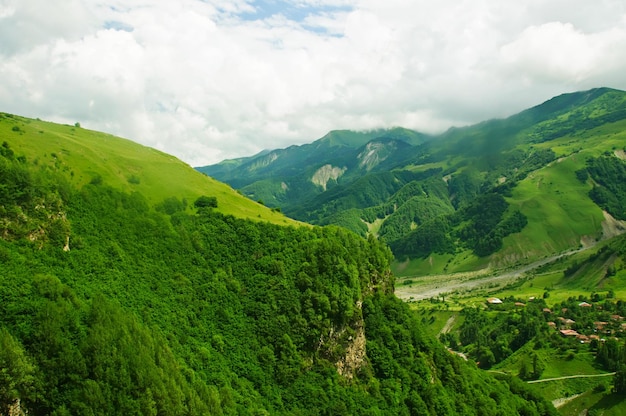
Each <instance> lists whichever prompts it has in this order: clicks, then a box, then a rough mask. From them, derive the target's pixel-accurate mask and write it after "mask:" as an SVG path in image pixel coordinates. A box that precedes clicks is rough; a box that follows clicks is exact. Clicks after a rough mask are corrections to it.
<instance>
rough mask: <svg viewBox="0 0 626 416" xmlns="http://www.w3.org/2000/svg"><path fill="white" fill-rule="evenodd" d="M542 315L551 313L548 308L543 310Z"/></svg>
mask: <svg viewBox="0 0 626 416" xmlns="http://www.w3.org/2000/svg"><path fill="white" fill-rule="evenodd" d="M543 313H552V311H551V310H550V308H543Z"/></svg>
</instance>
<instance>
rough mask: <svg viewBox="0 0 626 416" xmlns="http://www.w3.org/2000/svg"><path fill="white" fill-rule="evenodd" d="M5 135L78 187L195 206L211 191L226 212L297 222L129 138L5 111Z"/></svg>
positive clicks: (0, 130)
mask: <svg viewBox="0 0 626 416" xmlns="http://www.w3.org/2000/svg"><path fill="white" fill-rule="evenodd" d="M0 137H1V138H2V142H7V143H8V145H9V146H10V147H11V149H13V151H14V152H15V154H18V155H22V156H24V157H26V159H27V160H29V161H31V162H32V163H33V164H35V165H37V166H39V167H40V168H41V169H46V170H49V171H51V172H59V173H61V174H62V175H63V176H64V177H65V178H66V180H68V182H69V184H71V185H72V186H75V187H81V186H83V185H85V184H87V183H90V182H102V183H104V184H106V185H109V186H112V187H114V188H116V189H119V190H121V191H124V192H139V193H141V194H142V195H143V196H144V197H145V198H146V199H147V200H148V201H149V202H150V203H153V204H157V203H161V202H163V201H164V200H165V199H166V198H172V197H175V198H178V199H179V200H181V201H183V200H186V201H187V203H188V204H189V205H191V203H193V201H195V199H196V198H198V197H199V196H201V195H210V196H215V197H216V198H217V199H218V208H217V210H218V211H219V212H222V213H224V214H231V215H234V216H236V217H240V218H252V219H262V220H266V221H271V222H277V223H284V222H285V221H286V222H288V223H291V224H294V223H295V222H294V221H292V220H290V219H287V218H285V217H284V216H283V215H281V214H279V213H277V212H275V211H272V210H270V209H267V208H264V207H262V206H260V205H259V204H257V203H255V202H253V201H250V199H248V198H243V197H242V196H241V195H240V194H239V193H238V192H236V191H234V190H233V189H232V188H231V187H229V186H227V185H225V184H224V183H221V182H218V181H216V180H214V179H212V178H209V177H207V176H205V175H201V174H198V172H197V171H195V170H194V169H192V168H191V167H190V166H189V165H187V164H185V163H183V162H182V161H180V160H178V159H176V158H175V157H173V156H171V155H168V154H165V153H163V152H159V151H158V150H155V149H152V148H149V147H145V146H141V145H139V144H137V143H135V142H132V141H130V140H126V139H121V138H119V137H114V136H112V135H109V134H105V133H100V132H96V131H90V130H87V129H83V128H80V127H78V126H68V125H60V124H55V123H49V122H45V121H41V120H33V119H28V118H25V117H19V116H16V115H11V114H4V113H0Z"/></svg>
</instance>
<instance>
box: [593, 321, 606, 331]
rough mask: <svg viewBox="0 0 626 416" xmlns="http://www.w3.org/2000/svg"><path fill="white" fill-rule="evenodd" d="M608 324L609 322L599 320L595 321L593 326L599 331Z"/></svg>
mask: <svg viewBox="0 0 626 416" xmlns="http://www.w3.org/2000/svg"><path fill="white" fill-rule="evenodd" d="M607 324H608V322H601V321H597V322H594V323H593V327H594V328H595V329H596V330H598V331H602V330H603V329H604V327H605V326H606V325H607Z"/></svg>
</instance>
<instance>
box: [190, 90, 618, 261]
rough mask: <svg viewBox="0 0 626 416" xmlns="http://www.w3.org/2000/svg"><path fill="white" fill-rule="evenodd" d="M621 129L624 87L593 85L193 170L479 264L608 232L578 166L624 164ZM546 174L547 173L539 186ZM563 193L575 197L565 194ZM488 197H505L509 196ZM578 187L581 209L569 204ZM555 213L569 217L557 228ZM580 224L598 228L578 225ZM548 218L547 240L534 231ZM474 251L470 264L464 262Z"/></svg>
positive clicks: (274, 201) (278, 203) (303, 212)
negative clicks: (523, 106)
mask: <svg viewBox="0 0 626 416" xmlns="http://www.w3.org/2000/svg"><path fill="white" fill-rule="evenodd" d="M625 130H626V93H625V92H623V91H620V90H615V89H610V88H597V89H592V90H589V91H582V92H576V93H569V94H562V95H559V96H557V97H554V98H552V99H550V100H548V101H546V102H544V103H542V104H539V105H537V106H535V107H532V108H529V109H528V110H525V111H522V112H520V113H518V114H515V115H512V116H510V117H508V118H505V119H493V120H487V121H484V122H481V123H478V124H476V125H472V126H468V127H462V128H451V129H449V130H448V131H446V132H444V133H442V134H440V135H437V136H427V135H424V134H421V133H418V132H414V131H411V130H407V129H401V128H397V129H392V130H382V131H376V132H369V133H367V134H365V133H355V132H348V131H340V132H331V133H329V134H328V135H326V136H324V137H323V138H321V139H319V140H317V141H315V142H313V143H311V144H308V145H302V146H291V147H289V148H287V149H281V150H274V151H270V152H263V153H262V154H259V155H256V156H252V157H249V158H244V159H238V161H239V162H233V161H224V162H222V163H220V164H218V165H213V166H207V167H201V168H197V169H198V170H200V171H201V172H204V173H206V174H207V175H209V176H213V177H215V178H216V179H218V180H221V181H224V182H226V183H229V184H231V185H232V186H233V187H235V188H236V189H239V190H240V191H241V192H242V193H243V194H244V195H246V196H248V197H249V198H251V199H254V200H260V201H262V202H263V203H265V204H266V205H268V206H271V207H280V208H281V209H282V211H283V212H284V213H286V214H287V215H289V216H291V217H293V218H297V219H299V220H302V221H308V222H311V223H314V224H337V225H342V226H344V227H347V228H349V229H351V230H353V231H355V232H358V233H360V234H362V235H365V234H368V233H371V234H374V235H377V236H379V237H380V238H383V239H385V241H387V242H388V243H389V244H390V245H391V247H392V249H393V250H394V253H395V254H396V256H397V257H398V259H400V258H402V257H405V256H408V257H409V258H412V259H414V260H415V259H418V260H416V262H417V263H418V264H421V263H423V261H425V259H429V260H428V262H429V264H430V263H432V262H433V261H434V266H433V267H440V268H441V269H443V268H444V267H447V269H446V270H450V269H453V270H455V269H466V268H470V269H471V268H476V267H485V266H487V265H494V264H497V265H502V266H503V265H505V264H507V263H508V262H511V261H519V260H520V259H522V258H530V257H535V256H539V255H541V254H540V251H539V250H534V249H532V247H531V245H536V244H542V245H546V246H547V247H548V248H547V250H548V251H550V252H552V251H553V250H556V251H558V250H562V249H567V248H569V247H575V246H576V245H577V244H579V241H580V240H581V239H582V238H589V236H592V238H598V236H601V234H602V230H601V228H602V227H601V225H600V224H601V223H602V222H603V214H602V209H601V208H600V205H598V204H597V203H596V202H595V201H593V200H592V199H591V196H590V195H591V191H592V189H596V188H597V186H598V184H599V183H601V178H600V177H595V178H591V179H590V180H588V181H587V182H581V181H579V180H578V179H576V175H575V173H574V172H575V171H581V170H585V169H587V163H594V162H593V160H595V158H598V157H608V155H612V159H611V162H610V163H618V165H616V166H620V165H619V163H623V161H622V162H620V160H621V159H620V158H618V157H617V155H618V153H616V151H618V150H622V149H623V148H624V143H626V136H625V134H624V131H625ZM588 161H591V162H588ZM616 161H617V162H616ZM556 162H559V163H558V164H555V163H556ZM561 162H562V163H561ZM226 168H227V169H228V171H227V172H225V171H224V170H225V169H226ZM616 169H617V168H616ZM618 170H619V169H618ZM596 172H598V171H596ZM605 173H606V172H605ZM538 177H541V178H549V181H548V182H540V183H539V184H537V183H536V181H537V178H538ZM617 177H619V176H616V178H617ZM542 180H544V179H542ZM531 183H534V186H535V188H534V189H535V190H536V189H537V187H539V189H540V190H541V192H540V194H536V195H535V191H532V190H533V187H532V185H531ZM546 183H550V184H557V183H558V184H559V186H560V187H561V189H554V188H553V189H549V188H548V187H547V186H545V184H546ZM542 185H543V186H542ZM618 188H619V185H618ZM566 189H569V190H570V191H571V193H570V194H569V195H568V196H566V195H564V194H562V193H559V192H560V191H563V190H566ZM595 193H596V194H598V192H595ZM481 195H482V196H484V197H482V198H488V199H489V198H491V199H489V201H491V202H489V204H491V203H493V204H495V205H493V209H495V210H496V211H497V212H496V211H494V212H492V214H493V215H494V218H497V220H495V219H494V220H493V221H491V222H493V223H491V222H490V220H488V219H487V218H483V219H480V218H478V217H477V215H478V214H479V212H480V209H479V207H475V208H472V206H473V205H472V204H475V201H476V200H477V198H478V197H479V196H481ZM488 195H500V196H501V198H503V199H502V201H503V202H498V201H500V199H498V198H497V197H495V196H494V197H488ZM573 195H576V201H577V204H578V205H579V207H578V208H576V209H574V207H572V206H571V204H572V203H574V201H573V200H568V198H570V199H571V198H572V197H573ZM596 199H597V198H596ZM478 200H481V201H483V203H486V201H487V200H484V199H478ZM529 200H533V201H535V202H533V204H536V207H535V208H532V207H530V205H529ZM433 201H436V203H434V202H433ZM620 204H621V202H614V203H613V204H612V206H613V207H614V208H613V212H612V213H610V215H613V216H616V212H619V211H620V210H622V209H623V207H622V206H621V205H620ZM490 206H491V205H490ZM434 207H438V208H436V209H435V208H434ZM450 208H451V209H452V210H453V212H454V213H450ZM425 210H426V211H425ZM425 212H429V214H428V215H426V216H425ZM575 213H576V214H575ZM583 213H584V214H583ZM555 215H556V216H561V217H568V218H569V219H570V220H571V221H572V222H573V223H571V224H569V225H564V224H557V221H555V220H554V219H553V217H554V216H555ZM585 217H586V218H587V220H583V218H585ZM617 217H619V215H617ZM540 218H543V219H542V220H540ZM591 218H593V220H590V219H591ZM578 221H583V222H587V223H589V221H591V222H590V223H591V224H595V225H593V226H587V227H581V226H577V225H574V223H576V222H578ZM481 222H484V223H485V224H482V223H481ZM541 222H543V223H544V226H545V224H547V228H548V236H547V237H546V235H545V232H541V231H540V230H539V229H538V225H537V224H538V223H541ZM481 224H482V225H481ZM512 224H516V225H515V226H512ZM526 224H528V225H526ZM428 230H431V231H428ZM434 230H439V231H437V232H435V231H434ZM442 230H443V231H442ZM433 233H435V234H433ZM510 235H515V236H516V237H515V239H517V242H514V241H513V240H514V237H507V236H510ZM565 236H568V237H565ZM520 239H521V240H520ZM519 241H524V243H523V244H521V245H520V244H519ZM514 246H517V248H513V247H514ZM468 251H469V253H473V254H471V256H470V257H471V260H469V261H468V260H465V261H461V260H460V258H461V257H463V256H466V254H462V253H467V252H468ZM505 253H506V254H505ZM433 255H434V257H433ZM419 259H423V260H419ZM433 259H435V260H433ZM436 259H440V262H441V264H440V265H437V261H436ZM506 259H509V260H506Z"/></svg>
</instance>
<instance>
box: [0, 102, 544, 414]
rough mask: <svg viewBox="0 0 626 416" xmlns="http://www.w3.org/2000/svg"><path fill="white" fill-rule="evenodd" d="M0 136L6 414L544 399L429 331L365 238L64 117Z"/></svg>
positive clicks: (385, 259) (24, 124)
mask: <svg viewBox="0 0 626 416" xmlns="http://www.w3.org/2000/svg"><path fill="white" fill-rule="evenodd" d="M0 143H1V145H0V264H1V268H0V299H1V300H2V301H1V302H0V413H2V414H29V415H70V414H81V415H82V414H89V415H100V414H102V415H116V414H123V415H129V414H133V415H134V414H138V415H139V414H141V415H184V414H189V415H195V414H202V415H235V414H243V415H262V414H278V415H282V414H285V415H293V414H298V415H353V414H364V415H383V414H431V415H443V414H446V415H448V414H449V415H454V414H458V415H472V414H475V415H516V414H524V415H554V414H556V412H555V410H554V408H553V407H552V406H551V405H550V404H549V403H547V402H545V401H544V400H543V399H540V398H539V396H538V394H537V393H535V391H534V390H532V388H530V387H529V386H527V385H526V384H524V383H522V382H521V381H519V380H517V379H515V378H511V377H508V376H495V375H492V374H488V373H483V372H481V371H480V370H478V369H477V368H476V366H475V365H474V364H473V363H468V362H466V361H464V360H462V359H461V358H460V357H458V356H455V355H453V354H450V353H449V352H448V351H447V350H445V349H444V347H443V346H442V345H441V344H440V343H439V342H438V341H436V340H435V339H434V338H433V337H432V336H431V335H429V334H428V331H426V330H424V328H423V326H422V323H421V320H420V319H418V317H417V315H415V314H414V313H413V312H412V311H411V310H410V309H409V307H408V305H406V304H405V303H403V302H401V301H400V300H399V299H397V298H396V297H395V296H394V295H393V289H394V279H393V276H392V275H391V273H390V261H391V253H390V252H389V250H388V248H386V246H384V245H383V244H381V243H380V242H379V241H377V240H376V239H374V238H369V239H363V238H361V237H359V236H357V235H355V234H354V233H352V232H350V231H347V230H345V229H342V228H339V227H324V228H322V227H311V226H306V225H302V224H298V223H296V222H294V221H289V220H287V219H285V218H284V217H281V216H280V214H279V213H277V212H273V211H271V210H269V209H267V208H265V207H263V206H260V205H258V204H256V203H252V202H250V201H249V200H247V199H246V198H244V197H242V196H240V195H238V194H237V193H236V192H234V191H232V190H231V189H230V188H228V187H227V186H225V185H222V184H219V183H217V182H215V181H212V180H210V179H208V178H207V177H205V176H204V175H202V174H200V173H198V172H196V171H194V170H193V169H192V168H190V167H188V166H186V165H184V164H183V163H181V162H180V161H177V160H176V159H174V158H173V157H171V156H168V155H166V154H163V153H160V152H156V151H154V150H151V149H147V148H145V147H142V146H139V145H137V144H134V143H132V142H130V141H127V140H122V139H118V138H114V137H112V136H108V135H104V134H100V133H96V132H91V131H86V130H83V129H80V128H79V127H78V126H74V127H72V126H60V125H55V124H52V123H45V122H41V121H38V120H30V119H26V118H22V117H17V116H12V115H9V114H2V115H1V116H0Z"/></svg>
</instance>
